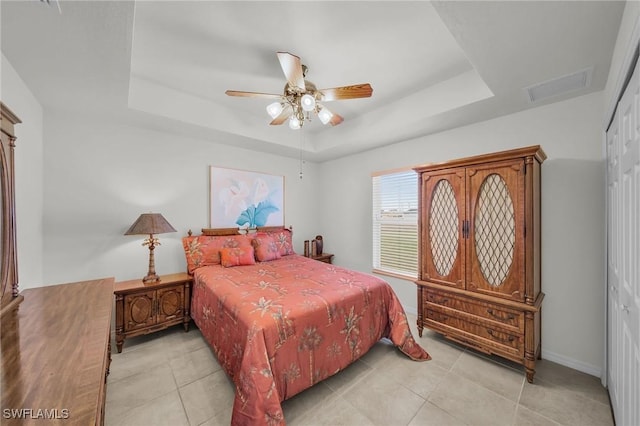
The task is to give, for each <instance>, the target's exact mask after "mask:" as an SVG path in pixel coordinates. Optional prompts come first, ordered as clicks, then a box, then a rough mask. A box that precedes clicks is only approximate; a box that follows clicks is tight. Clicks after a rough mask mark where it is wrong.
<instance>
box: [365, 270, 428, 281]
mask: <svg viewBox="0 0 640 426" xmlns="http://www.w3.org/2000/svg"><path fill="white" fill-rule="evenodd" d="M372 272H373V273H374V274H378V275H386V276H388V277H393V278H399V279H401V280H406V281H411V282H415V281H417V280H418V277H417V276H416V277H412V276H410V275H403V274H397V273H395V272H389V271H383V270H381V269H375V268H374V269H373V270H372Z"/></svg>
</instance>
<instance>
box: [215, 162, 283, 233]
mask: <svg viewBox="0 0 640 426" xmlns="http://www.w3.org/2000/svg"><path fill="white" fill-rule="evenodd" d="M210 179H211V183H210V187H211V194H210V200H209V202H210V214H211V217H210V222H209V224H210V227H211V228H234V227H236V226H237V227H240V228H250V229H251V228H256V227H258V226H284V176H276V175H270V174H265V173H256V172H248V171H244V170H236V169H225V168H221V167H215V166H211V170H210Z"/></svg>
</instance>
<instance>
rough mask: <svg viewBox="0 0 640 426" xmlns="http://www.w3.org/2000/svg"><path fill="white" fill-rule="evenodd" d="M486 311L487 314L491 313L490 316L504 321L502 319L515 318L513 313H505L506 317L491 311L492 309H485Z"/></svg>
mask: <svg viewBox="0 0 640 426" xmlns="http://www.w3.org/2000/svg"><path fill="white" fill-rule="evenodd" d="M487 313H488V314H489V315H491V316H492V317H494V318H497V319H499V320H500V321H504V320H508V321H510V320H512V319H514V318H515V315H513V314H507V317H506V318H505V317H501V316H500V315H497V314H496V313H495V312H493V309H487Z"/></svg>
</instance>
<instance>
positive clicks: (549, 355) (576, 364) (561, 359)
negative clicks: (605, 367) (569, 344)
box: [542, 349, 602, 377]
mask: <svg viewBox="0 0 640 426" xmlns="http://www.w3.org/2000/svg"><path fill="white" fill-rule="evenodd" d="M542 358H543V359H546V360H549V361H553V362H555V363H556V364H560V365H564V366H565V367H569V368H573V369H574V370H578V371H582V372H583V373H587V374H590V375H592V376H596V377H601V375H602V368H601V367H596V366H594V365H591V364H586V363H584V362H581V361H578V360H575V359H573V358H569V357H566V356H564V355H560V354H557V353H554V352H550V351H545V350H544V349H543V350H542Z"/></svg>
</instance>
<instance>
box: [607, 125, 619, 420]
mask: <svg viewBox="0 0 640 426" xmlns="http://www.w3.org/2000/svg"><path fill="white" fill-rule="evenodd" d="M619 151H620V132H619V120H618V115H616V116H615V119H614V121H613V123H612V124H611V127H610V128H609V131H608V132H607V323H608V331H607V347H608V353H607V360H608V364H609V367H608V369H607V370H608V378H607V387H608V388H609V396H610V398H611V406H612V408H613V412H614V415H615V417H616V418H618V419H619V418H620V414H618V412H617V411H618V407H619V402H618V398H619V397H618V395H619V394H620V391H619V387H620V379H619V377H620V375H621V372H620V363H619V361H618V360H619V358H620V349H619V345H620V329H621V328H620V303H619V302H618V299H619V294H620V289H619V279H618V276H619V274H620V259H619V253H620V221H619V217H620V209H619V204H620V178H619V176H620V157H619Z"/></svg>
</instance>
